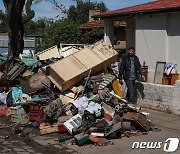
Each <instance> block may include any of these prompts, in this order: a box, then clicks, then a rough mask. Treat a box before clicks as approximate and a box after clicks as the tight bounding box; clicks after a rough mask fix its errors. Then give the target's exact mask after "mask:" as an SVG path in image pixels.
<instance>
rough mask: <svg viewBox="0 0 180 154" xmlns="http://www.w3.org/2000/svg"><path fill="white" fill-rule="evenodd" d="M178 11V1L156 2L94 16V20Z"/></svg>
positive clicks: (179, 3)
mask: <svg viewBox="0 0 180 154" xmlns="http://www.w3.org/2000/svg"><path fill="white" fill-rule="evenodd" d="M177 10H180V0H157V1H153V2H148V3H144V4H140V5H135V6H131V7H126V8H123V9H118V10H112V11H108V12H103V13H99V14H97V15H95V16H94V17H95V18H105V17H113V16H125V15H129V14H139V13H140V14H142V13H152V12H154V13H157V12H160V11H177Z"/></svg>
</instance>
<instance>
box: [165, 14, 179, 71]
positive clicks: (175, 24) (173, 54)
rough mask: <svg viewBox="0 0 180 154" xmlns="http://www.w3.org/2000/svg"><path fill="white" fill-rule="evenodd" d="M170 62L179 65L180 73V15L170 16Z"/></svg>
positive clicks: (168, 31)
mask: <svg viewBox="0 0 180 154" xmlns="http://www.w3.org/2000/svg"><path fill="white" fill-rule="evenodd" d="M167 33H168V53H169V54H168V62H174V63H177V69H178V71H179V72H180V60H179V58H180V13H171V14H169V15H168V30H167Z"/></svg>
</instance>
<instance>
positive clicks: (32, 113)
mask: <svg viewBox="0 0 180 154" xmlns="http://www.w3.org/2000/svg"><path fill="white" fill-rule="evenodd" d="M43 111H44V107H43V106H41V105H30V106H29V121H36V120H39V119H41V118H42V116H43Z"/></svg>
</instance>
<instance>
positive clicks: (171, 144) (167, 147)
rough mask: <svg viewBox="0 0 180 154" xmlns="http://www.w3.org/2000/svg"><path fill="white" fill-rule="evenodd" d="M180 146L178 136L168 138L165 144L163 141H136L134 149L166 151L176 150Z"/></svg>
mask: <svg viewBox="0 0 180 154" xmlns="http://www.w3.org/2000/svg"><path fill="white" fill-rule="evenodd" d="M178 146H179V139H178V138H168V139H167V140H166V141H165V143H164V146H163V142H134V143H133V145H132V149H160V148H162V147H163V150H164V151H165V152H175V151H176V150H177V149H178Z"/></svg>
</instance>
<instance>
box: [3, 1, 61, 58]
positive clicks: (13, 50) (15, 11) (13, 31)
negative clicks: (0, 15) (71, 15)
mask: <svg viewBox="0 0 180 154" xmlns="http://www.w3.org/2000/svg"><path fill="white" fill-rule="evenodd" d="M40 1H42V0H35V2H40ZM46 1H50V2H51V3H52V4H54V6H55V7H56V8H58V9H60V8H62V9H61V10H62V11H63V10H64V7H63V5H60V4H58V3H57V2H56V0H46ZM32 2H33V0H3V3H4V6H5V8H6V13H7V16H8V26H9V32H8V34H9V50H8V60H12V59H14V58H15V57H18V56H19V54H20V53H22V52H23V48H24V40H23V37H24V24H25V23H27V22H28V21H30V20H31V19H32V18H33V17H34V15H35V12H34V11H33V10H31V5H32ZM24 6H25V11H26V13H23V9H24Z"/></svg>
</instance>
